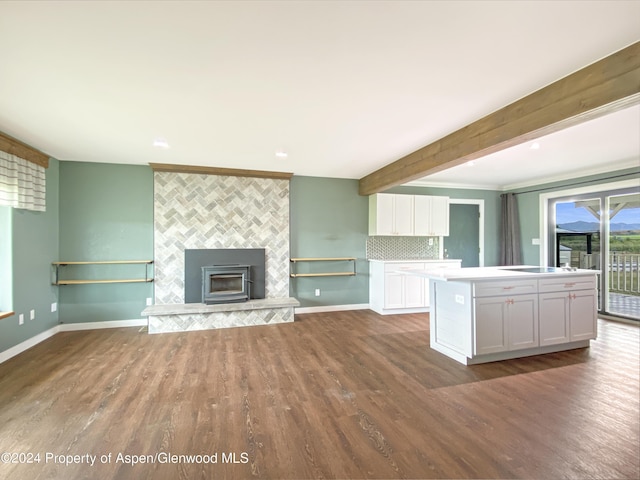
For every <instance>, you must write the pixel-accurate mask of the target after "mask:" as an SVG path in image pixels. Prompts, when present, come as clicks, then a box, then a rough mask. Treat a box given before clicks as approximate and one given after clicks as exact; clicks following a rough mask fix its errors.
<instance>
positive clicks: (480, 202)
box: [440, 198, 484, 267]
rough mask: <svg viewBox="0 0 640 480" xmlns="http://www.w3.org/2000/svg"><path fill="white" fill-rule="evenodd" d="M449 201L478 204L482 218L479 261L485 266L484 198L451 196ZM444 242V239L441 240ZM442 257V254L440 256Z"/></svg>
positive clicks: (480, 221)
mask: <svg viewBox="0 0 640 480" xmlns="http://www.w3.org/2000/svg"><path fill="white" fill-rule="evenodd" d="M449 203H455V204H457V205H478V211H479V212H480V218H479V219H478V224H479V226H480V229H479V231H478V243H479V245H480V253H478V263H479V266H480V267H484V200H483V199H481V198H478V199H475V198H450V199H449ZM440 243H441V244H444V241H441V242H440ZM440 257H441V258H442V255H441V256H440Z"/></svg>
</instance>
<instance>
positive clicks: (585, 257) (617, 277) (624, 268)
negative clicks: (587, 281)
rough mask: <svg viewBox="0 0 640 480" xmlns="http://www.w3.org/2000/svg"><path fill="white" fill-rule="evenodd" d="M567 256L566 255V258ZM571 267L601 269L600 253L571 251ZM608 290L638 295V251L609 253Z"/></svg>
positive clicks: (639, 261)
mask: <svg viewBox="0 0 640 480" xmlns="http://www.w3.org/2000/svg"><path fill="white" fill-rule="evenodd" d="M568 259H569V258H568V257H567V260H568ZM570 264H571V266H572V267H578V268H587V269H595V270H601V269H602V268H603V267H602V265H601V263H600V254H599V253H593V254H588V253H586V252H582V251H579V250H573V251H572V252H571V262H570ZM608 273H609V291H610V292H612V293H624V294H627V295H640V253H612V254H610V255H609V272H608Z"/></svg>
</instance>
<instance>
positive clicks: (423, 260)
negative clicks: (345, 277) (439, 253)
mask: <svg viewBox="0 0 640 480" xmlns="http://www.w3.org/2000/svg"><path fill="white" fill-rule="evenodd" d="M368 260H369V261H370V262H380V263H446V262H460V261H461V260H460V259H459V258H442V259H438V258H411V259H405V260H398V259H391V260H376V259H373V258H370V259H368Z"/></svg>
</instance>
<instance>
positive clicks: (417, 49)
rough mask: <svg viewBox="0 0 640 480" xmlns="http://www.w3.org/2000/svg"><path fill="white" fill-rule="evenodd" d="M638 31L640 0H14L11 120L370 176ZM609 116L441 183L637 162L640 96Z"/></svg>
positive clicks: (1, 48)
mask: <svg viewBox="0 0 640 480" xmlns="http://www.w3.org/2000/svg"><path fill="white" fill-rule="evenodd" d="M639 39H640V2H638V1H636V0H632V1H615V0H606V1H579V0H570V1H554V2H538V1H512V2H506V1H474V0H472V1H443V2H440V1H422V2H420V1H409V2H404V1H389V2H387V1H331V2H323V1H320V2H314V1H278V2H276V1H268V0H267V1H256V2H252V1H241V2H236V1H232V2H223V1H215V2H213V1H210V2H207V1H200V2H187V1H179V2H171V1H137V2H136V1H131V2H115V1H109V2H108V1H103V2H80V1H68V2H60V1H43V2H39V1H29V2H24V1H6V0H5V1H2V2H0V59H2V61H1V62H0V131H3V132H5V133H7V134H9V135H12V136H14V137H16V138H18V139H20V140H22V141H24V142H26V143H28V144H30V145H33V146H34V147H36V148H39V149H40V150H42V151H44V152H46V153H47V154H49V155H51V156H53V157H55V158H57V159H60V160H71V161H87V162H108V163H131V164H147V163H149V162H157V163H175V164H185V165H205V166H216V167H227V168H245V169H256V170H271V171H288V172H293V173H295V174H296V175H311V176H325V177H341V178H361V177H363V176H365V175H367V174H369V173H371V172H372V171H374V170H376V169H378V168H380V167H382V166H384V165H387V164H389V163H391V162H393V161H395V160H397V159H398V158H400V157H402V156H404V155H407V154H409V153H411V152H413V151H415V150H417V149H418V148H420V147H423V146H425V145H427V144H429V143H431V142H433V141H435V140H437V139H439V138H441V137H443V136H445V135H446V134H449V133H451V132H453V131H455V130H457V129H459V128H461V127H463V126H465V125H467V124H469V123H471V122H473V121H474V120H477V119H479V118H481V117H484V116H485V115H487V114H489V113H491V112H493V111H495V110H497V109H499V108H501V107H503V106H505V105H507V104H509V103H512V102H513V101H515V100H517V99H519V98H521V97H523V96H525V95H527V94H529V93H531V92H533V91H535V90H538V89H539V88H541V87H543V86H545V85H547V84H549V83H552V82H554V81H556V80H558V79H559V78H562V77H564V76H566V75H568V74H569V73H571V72H574V71H576V70H579V69H580V68H582V67H584V66H586V65H588V64H590V63H593V62H595V61H597V60H599V59H601V58H603V57H605V56H607V55H610V54H611V53H613V52H615V51H617V50H620V49H621V48H624V47H626V46H627V45H630V44H632V43H634V42H637V41H638V40H639ZM611 117H612V118H610V119H599V120H595V121H593V122H592V124H593V128H591V127H590V126H588V125H584V126H581V127H575V128H573V129H571V132H569V131H567V132H560V133H557V134H554V135H553V136H550V137H549V138H548V139H545V140H544V141H541V142H540V143H541V148H540V149H539V150H538V151H536V152H531V151H530V150H528V147H526V148H525V147H524V146H520V147H514V148H512V149H509V151H505V152H500V153H498V154H496V155H493V156H492V157H494V158H493V159H480V160H477V161H476V163H477V166H475V167H465V166H461V167H456V168H455V169H451V170H450V171H445V172H441V173H439V174H437V175H434V176H433V177H429V179H428V181H429V182H439V183H441V184H457V185H463V184H464V185H473V186H482V185H484V186H485V187H486V188H503V187H504V186H507V185H521V184H524V183H527V182H531V180H532V179H539V178H540V179H543V178H544V179H546V178H549V177H551V176H553V175H556V174H557V175H560V176H564V175H567V174H572V175H573V173H576V172H579V173H584V172H583V170H597V169H603V168H608V166H614V165H618V164H620V165H622V164H625V165H627V164H630V163H631V164H633V162H635V164H636V165H637V164H638V158H639V157H640V148H639V141H640V140H639V138H638V137H639V136H640V133H638V132H639V131H640V128H639V118H640V114H639V110H638V109H637V108H635V107H634V109H630V110H629V111H627V112H620V113H618V114H615V115H612V116H611ZM607 122H611V126H607ZM601 129H605V130H606V134H603V132H602V131H601ZM594 132H596V133H595V134H594ZM596 134H597V135H600V136H599V137H598V138H600V140H599V141H596V142H595V143H587V142H588V141H593V140H594V139H595V138H596ZM158 137H161V138H164V139H166V140H167V142H168V143H169V144H170V146H171V147H170V148H169V149H166V150H165V149H159V148H157V147H153V146H152V143H153V141H154V139H156V138H158ZM563 137H564V138H565V139H564V140H562V139H563ZM563 144H564V145H563ZM623 144H624V145H626V147H624V148H623V146H622V145H623ZM560 147H561V148H563V149H564V151H563V153H562V154H560V153H559V152H558V148H560ZM279 149H284V150H285V151H286V152H287V153H288V157H287V158H286V159H279V158H276V157H275V152H276V150H279ZM532 155H535V157H532ZM623 157H624V158H623ZM532 158H535V161H532V160H531V159H532ZM485 160H486V162H485ZM483 162H485V163H486V164H487V165H498V167H490V166H485V167H483V166H482V164H483ZM492 162H495V163H492ZM505 162H508V165H509V167H503V165H505ZM514 165H517V167H516V168H514ZM471 168H473V169H474V173H473V174H470V173H469V172H470V169H471ZM465 169H466V170H465ZM480 172H482V173H480ZM487 172H489V173H487Z"/></svg>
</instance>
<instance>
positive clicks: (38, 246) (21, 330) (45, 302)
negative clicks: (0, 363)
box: [0, 159, 59, 352]
mask: <svg viewBox="0 0 640 480" xmlns="http://www.w3.org/2000/svg"><path fill="white" fill-rule="evenodd" d="M58 182H59V162H58V161H56V160H53V159H51V160H50V161H49V168H48V169H47V171H46V189H47V194H46V202H47V207H46V208H47V210H46V212H32V211H29V210H21V209H15V208H11V209H9V212H6V211H5V220H6V217H7V216H8V217H10V223H11V227H10V235H11V243H12V248H11V250H10V252H11V263H12V270H13V272H12V282H11V283H12V287H13V292H12V293H13V301H12V310H13V311H14V312H15V315H13V316H11V317H8V318H4V319H2V320H0V352H2V351H5V350H7V349H9V348H11V347H13V346H15V345H18V344H19V343H21V342H24V341H25V340H28V339H29V338H31V337H34V336H36V335H38V334H39V333H42V332H44V331H46V330H49V329H50V328H52V327H54V326H56V325H57V324H58V313H57V312H55V313H52V312H51V304H52V303H54V302H58V298H57V290H58V289H57V287H55V286H53V285H51V262H54V261H55V260H56V259H57V258H58V220H59V207H58V200H59V198H58V193H59V190H58ZM8 233H9V232H5V231H3V237H5V235H6V234H8ZM3 242H6V237H5V240H4V241H3ZM5 258H6V257H5ZM31 310H35V314H36V315H35V319H34V320H30V316H29V313H30V311H31ZM19 314H23V315H24V324H23V325H19V324H18V316H19Z"/></svg>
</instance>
